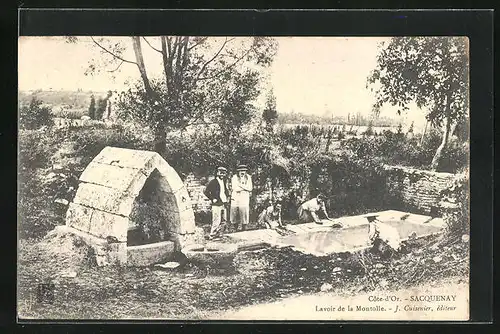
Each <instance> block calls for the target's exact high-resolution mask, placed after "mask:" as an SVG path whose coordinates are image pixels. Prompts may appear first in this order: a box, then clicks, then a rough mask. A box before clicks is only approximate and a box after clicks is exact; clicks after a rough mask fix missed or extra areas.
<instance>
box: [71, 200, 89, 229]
mask: <svg viewBox="0 0 500 334" xmlns="http://www.w3.org/2000/svg"><path fill="white" fill-rule="evenodd" d="M93 212H94V209H92V208H88V207H85V206H82V205H78V204H75V203H70V205H69V207H68V211H67V212H66V225H67V226H69V227H72V228H74V229H77V230H80V231H83V232H88V231H89V229H90V218H91V216H92V213H93Z"/></svg>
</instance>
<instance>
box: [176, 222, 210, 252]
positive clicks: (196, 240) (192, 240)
mask: <svg viewBox="0 0 500 334" xmlns="http://www.w3.org/2000/svg"><path fill="white" fill-rule="evenodd" d="M171 240H172V241H173V242H174V243H175V250H176V251H180V250H181V249H182V248H183V247H186V246H188V245H194V244H203V243H205V234H204V232H203V229H202V228H201V227H195V229H194V232H193V233H186V234H180V233H172V234H171Z"/></svg>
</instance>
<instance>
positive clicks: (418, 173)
mask: <svg viewBox="0 0 500 334" xmlns="http://www.w3.org/2000/svg"><path fill="white" fill-rule="evenodd" d="M384 167H385V168H384V169H385V170H386V172H387V186H388V188H389V190H390V191H391V192H392V194H394V195H396V196H398V197H399V198H401V201H402V202H403V204H405V205H408V206H409V207H414V208H417V209H419V210H422V211H423V212H425V213H427V214H431V213H436V212H437V210H438V207H440V206H441V204H440V203H441V202H442V201H443V192H444V191H445V190H446V189H448V188H449V187H450V186H451V185H452V184H453V183H454V181H455V180H457V179H458V178H459V177H460V175H457V174H451V173H439V172H431V171H425V170H419V169H414V168H408V167H396V166H384Z"/></svg>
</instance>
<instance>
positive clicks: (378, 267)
mask: <svg viewBox="0 0 500 334" xmlns="http://www.w3.org/2000/svg"><path fill="white" fill-rule="evenodd" d="M375 268H377V269H382V268H385V266H384V265H383V264H382V263H377V264H376V265H375Z"/></svg>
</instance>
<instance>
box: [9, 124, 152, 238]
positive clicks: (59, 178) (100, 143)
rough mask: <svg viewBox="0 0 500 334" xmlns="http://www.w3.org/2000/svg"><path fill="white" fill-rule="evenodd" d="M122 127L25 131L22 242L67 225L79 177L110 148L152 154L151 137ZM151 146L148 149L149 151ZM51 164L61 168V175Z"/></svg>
mask: <svg viewBox="0 0 500 334" xmlns="http://www.w3.org/2000/svg"><path fill="white" fill-rule="evenodd" d="M138 133H140V132H138V131H131V130H129V129H127V128H124V127H122V126H115V127H113V128H102V127H99V126H93V127H85V128H72V129H67V130H58V129H55V128H49V129H43V128H42V129H39V130H21V131H20V132H19V151H18V155H19V161H18V180H19V182H18V196H19V197H18V198H19V202H18V212H19V221H18V228H19V234H20V237H21V238H30V237H36V238H37V237H41V236H43V235H44V234H45V233H46V232H47V231H48V230H50V229H52V228H53V227H54V226H55V225H58V224H63V223H64V217H65V213H66V207H65V205H64V204H59V203H55V202H54V201H55V200H56V199H65V200H67V201H71V200H72V199H73V196H74V195H75V191H76V187H77V185H78V178H79V176H80V173H81V172H82V171H83V170H84V169H85V167H86V166H87V165H88V164H89V163H90V161H92V159H93V158H94V157H95V156H96V155H97V154H98V153H99V152H100V151H101V150H102V149H103V148H104V147H106V146H117V147H127V148H138V149H141V148H143V149H150V148H151V146H150V143H149V139H148V138H143V137H140V136H138ZM148 145H149V146H148ZM53 164H57V165H59V167H58V169H57V170H54V169H53Z"/></svg>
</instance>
